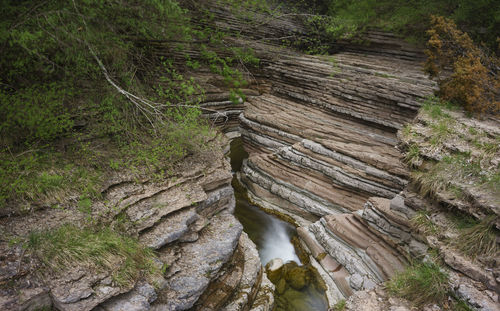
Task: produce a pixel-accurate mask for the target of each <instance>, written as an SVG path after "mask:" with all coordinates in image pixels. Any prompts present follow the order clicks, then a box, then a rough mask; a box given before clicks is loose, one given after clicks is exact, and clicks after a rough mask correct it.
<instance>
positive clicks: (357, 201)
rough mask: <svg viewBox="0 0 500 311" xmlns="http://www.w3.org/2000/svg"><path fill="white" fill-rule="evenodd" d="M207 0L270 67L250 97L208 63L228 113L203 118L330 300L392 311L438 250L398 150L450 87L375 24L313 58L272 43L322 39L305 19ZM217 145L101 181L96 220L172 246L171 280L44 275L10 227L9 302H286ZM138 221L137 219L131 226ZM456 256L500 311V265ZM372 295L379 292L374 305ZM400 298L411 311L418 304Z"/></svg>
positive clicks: (451, 258) (167, 262)
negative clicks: (236, 150) (388, 293)
mask: <svg viewBox="0 0 500 311" xmlns="http://www.w3.org/2000/svg"><path fill="white" fill-rule="evenodd" d="M181 3H183V1H181ZM191 4H192V3H191V2H188V1H185V3H184V5H185V6H189V5H191ZM205 7H206V8H208V9H209V10H210V12H211V13H212V14H213V16H214V18H213V20H212V21H213V23H215V24H216V26H217V27H219V28H220V29H224V30H226V31H228V32H230V31H237V32H239V33H240V34H241V36H238V37H237V36H234V37H231V36H229V37H226V38H225V39H224V40H225V43H226V44H228V45H232V46H240V47H251V48H252V49H253V50H254V51H255V54H256V56H257V57H258V58H259V59H260V65H259V68H257V69H252V70H251V72H248V73H247V74H248V79H249V81H250V85H249V86H248V87H247V89H243V90H242V91H243V93H244V94H245V95H246V100H245V101H244V102H243V100H242V101H241V102H240V103H239V104H233V103H232V102H231V101H230V100H229V90H228V89H227V87H226V86H225V85H224V84H223V83H222V81H223V78H222V77H220V76H217V75H215V74H213V73H211V72H210V71H209V70H208V69H206V68H205V69H204V68H203V67H202V68H201V69H199V70H198V71H197V72H196V73H195V74H194V76H195V79H196V81H197V82H198V83H199V84H200V86H201V87H202V88H203V89H204V90H205V94H204V95H205V101H204V102H203V103H202V106H203V107H206V108H211V109H215V110H217V111H219V112H218V113H212V114H210V113H207V114H205V115H204V117H206V118H208V119H210V120H212V121H213V122H214V124H215V125H218V126H219V128H220V129H221V131H222V132H224V133H225V134H226V135H227V137H229V139H231V138H234V137H235V136H239V135H241V137H242V139H243V142H244V147H245V150H246V151H247V152H248V153H249V157H248V159H247V160H245V161H244V163H243V167H242V168H241V171H240V172H239V173H238V178H239V180H240V181H241V183H242V185H244V186H245V187H246V188H247V190H248V195H249V197H250V199H251V200H252V202H253V203H255V204H256V205H258V206H260V207H262V208H265V209H267V210H272V211H274V212H275V213H276V214H278V215H282V216H287V217H286V218H287V219H292V220H293V221H294V225H295V226H296V227H297V232H298V235H299V237H300V244H301V246H302V247H303V248H304V250H305V251H306V252H307V255H308V256H309V259H310V261H311V264H312V266H313V267H314V268H315V269H317V271H318V272H319V274H320V275H321V277H322V278H323V281H324V282H325V284H326V287H327V291H326V294H327V298H328V303H329V305H330V307H333V305H335V303H336V302H338V301H339V300H341V299H348V298H349V297H351V299H350V300H349V301H348V307H349V308H350V310H389V307H390V306H391V305H393V306H394V305H395V304H396V302H394V301H395V300H394V301H392V302H388V300H389V298H387V297H385V296H384V294H383V293H382V294H380V293H378V292H377V291H380V287H378V286H377V285H378V284H381V283H382V282H384V281H386V280H388V279H389V278H390V277H391V276H393V275H395V273H396V272H398V271H401V270H403V269H404V268H405V266H407V265H408V264H409V262H410V261H411V258H415V257H421V256H424V255H425V254H426V251H427V249H428V245H429V241H427V240H426V239H425V238H423V237H422V236H420V235H419V234H417V233H415V232H413V230H412V228H411V225H410V219H411V218H412V217H413V216H414V215H415V213H416V211H417V210H419V209H421V206H422V205H425V204H427V203H426V202H425V201H423V200H422V199H421V198H420V197H419V195H417V194H416V193H414V192H411V191H410V190H408V189H407V185H408V184H409V182H410V172H409V170H408V168H407V167H406V165H404V164H403V163H402V162H401V153H400V151H399V150H398V149H397V148H396V146H397V145H398V138H397V136H396V134H397V132H398V130H400V129H401V128H403V126H404V125H405V124H407V123H409V122H411V121H412V120H413V118H414V117H415V116H416V115H417V112H418V109H419V108H420V106H421V102H422V100H423V99H424V98H426V97H428V96H429V95H432V94H433V92H434V91H435V90H436V85H435V83H434V82H432V81H430V80H429V79H428V78H427V77H426V76H425V75H424V74H423V73H422V70H421V62H422V60H423V54H422V53H421V51H420V50H418V49H416V48H413V47H411V46H409V45H408V44H407V43H404V42H403V41H402V40H400V39H398V38H397V37H395V36H394V35H392V34H388V33H384V32H380V31H375V30H372V31H369V32H368V33H367V34H366V35H365V44H362V45H356V44H350V43H348V42H341V43H338V44H336V45H332V49H334V50H335V51H338V52H337V53H336V54H334V55H331V56H313V55H306V54H304V53H301V52H297V51H295V50H293V49H291V48H286V47H282V46H279V45H276V44H273V41H277V42H279V40H274V39H273V38H281V37H288V36H294V37H295V38H301V37H303V36H307V34H306V33H305V32H306V31H305V27H304V26H303V24H302V23H301V22H300V19H297V18H295V17H294V16H284V17H280V18H272V19H269V17H268V16H265V15H262V16H261V14H257V13H256V14H255V16H254V18H255V19H256V20H257V22H254V24H253V25H254V26H251V25H252V24H251V23H250V24H245V23H243V22H242V20H241V18H237V17H235V16H234V14H233V12H232V11H231V10H229V9H226V8H225V6H221V5H217V4H216V3H211V2H210V1H206V3H205ZM193 14H194V17H193V20H195V21H196V20H197V19H196V11H195V12H194V13H193ZM200 14H202V13H201V12H200ZM259 19H262V20H263V22H258V21H259ZM249 25H250V26H249ZM255 25H257V26H255ZM242 38H244V39H242ZM150 47H151V49H152V50H154V53H156V54H158V55H159V56H161V55H168V56H169V57H175V55H176V53H180V52H178V51H177V52H176V51H173V49H171V48H170V47H169V44H168V42H167V43H164V42H151V43H150ZM199 50H200V49H199V46H198V43H192V44H191V45H190V46H186V51H183V52H182V53H188V54H189V55H190V57H191V59H200V53H199ZM183 57H184V56H182V55H180V54H179V55H178V58H179V59H181V58H183ZM211 146H212V147H211V148H210V150H208V151H205V152H203V153H202V154H201V155H197V156H196V157H194V156H190V157H187V158H186V159H184V161H183V162H182V163H180V164H179V165H178V166H177V167H176V168H175V172H176V173H177V174H176V176H175V178H171V179H168V180H164V181H157V180H154V179H144V180H136V179H134V178H132V177H130V176H116V178H115V179H114V180H110V182H109V185H108V187H106V188H105V189H103V190H102V194H103V198H104V199H103V202H106V205H104V203H102V206H100V205H98V206H96V207H95V208H94V207H93V210H92V215H93V216H95V217H96V218H98V217H99V216H101V215H103V213H104V212H105V211H106V213H108V214H106V217H109V219H115V220H116V221H113V223H112V224H110V225H124V226H127V228H126V230H127V232H129V233H131V235H133V236H136V237H137V238H138V239H139V242H140V243H141V244H143V245H145V246H148V247H151V248H152V249H154V250H155V251H156V252H157V254H158V262H157V263H156V264H157V265H158V266H159V267H162V266H163V270H164V271H162V272H164V273H162V276H161V277H158V279H156V280H154V282H146V281H137V282H133V283H132V284H129V285H127V286H120V287H119V286H117V285H116V284H114V282H112V281H111V273H106V272H101V271H94V270H93V269H92V268H89V267H86V266H76V267H74V268H72V269H71V270H68V271H61V273H59V274H54V275H52V274H51V275H45V274H39V273H36V270H37V267H36V266H33V265H32V262H31V261H30V260H31V259H30V258H26V256H24V250H23V249H22V247H21V246H17V247H14V248H12V247H10V246H8V245H7V244H8V242H7V241H5V240H4V239H2V240H1V241H0V244H1V247H0V249H2V250H7V249H8V250H9V252H8V253H2V254H1V255H0V256H1V257H2V261H1V262H0V309H1V310H36V309H37V308H41V307H44V306H51V305H52V306H53V307H55V308H56V309H58V310H75V311H76V310H99V311H114V310H116V311H118V310H227V311H233V310H262V311H267V310H271V309H272V307H273V299H274V298H273V292H274V285H273V284H272V283H271V282H270V281H269V280H268V278H267V276H266V274H265V272H264V270H263V268H262V266H261V263H260V260H259V256H258V253H257V250H256V247H255V245H254V244H253V242H252V241H250V239H249V238H248V236H247V235H246V234H245V233H244V232H242V226H241V224H240V223H239V222H238V221H237V219H236V218H235V217H234V216H233V209H234V204H235V201H234V193H233V189H232V187H231V179H232V174H231V168H230V165H229V163H228V161H227V160H226V158H225V155H224V154H225V153H224V151H227V149H228V146H229V140H228V139H227V138H220V137H219V136H218V137H216V138H214V139H213V141H212V142H211ZM73 203H75V202H73ZM74 205H76V204H74ZM109 206H112V207H113V208H112V209H111V211H109V208H108V207H109ZM75 210H76V207H75V208H73V209H65V210H59V209H48V210H40V211H35V212H34V213H32V214H29V215H27V216H23V217H11V218H1V219H0V232H2V233H6V234H8V235H13V236H23V235H26V234H27V233H28V232H30V231H31V230H32V229H33V228H37V229H40V228H43V229H49V228H54V227H56V226H58V225H60V224H61V223H64V222H72V223H76V224H78V223H83V221H84V217H85V215H81V213H75ZM79 215H81V216H79ZM123 217H125V218H126V219H127V220H128V222H126V223H125V224H120V223H118V219H121V218H123ZM447 254H448V257H447V259H446V258H445V260H446V263H447V264H448V265H449V266H450V267H452V268H453V269H455V270H454V271H453V273H452V275H451V282H452V283H453V286H454V288H455V289H456V292H457V294H458V295H459V297H460V298H462V299H464V300H466V301H467V302H469V303H470V304H472V305H474V307H476V308H477V309H478V310H498V309H499V308H498V305H497V301H498V295H497V294H496V292H497V291H498V288H499V287H498V283H499V281H500V280H499V274H495V273H497V272H493V271H486V270H481V268H480V267H479V268H478V267H476V266H474V265H471V264H469V262H468V261H467V260H465V259H463V258H462V257H460V255H458V254H455V253H453V252H451V251H450V252H448V253H447ZM497 270H498V268H497ZM69 271H70V272H69ZM495 271H496V270H495ZM153 283H154V284H153ZM7 285H8V286H7ZM363 290H366V291H363ZM380 297H382V298H383V299H385V300H383V301H382V300H381V299H382V298H380ZM363 299H371V300H370V303H371V304H370V303H367V304H366V305H365V306H362V303H361V302H360V301H362V300H363ZM397 303H399V302H397ZM398 306H399V307H400V308H402V309H397V310H409V309H404V308H407V305H405V303H404V302H401V305H398ZM363 308H365V309H363ZM366 308H371V309H366ZM395 310H396V309H395Z"/></svg>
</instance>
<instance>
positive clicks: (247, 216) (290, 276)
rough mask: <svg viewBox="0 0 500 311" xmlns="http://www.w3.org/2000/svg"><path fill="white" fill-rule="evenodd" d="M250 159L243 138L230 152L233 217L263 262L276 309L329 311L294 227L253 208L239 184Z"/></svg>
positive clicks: (317, 276) (323, 293) (321, 287)
mask: <svg viewBox="0 0 500 311" xmlns="http://www.w3.org/2000/svg"><path fill="white" fill-rule="evenodd" d="M247 156H248V154H247V153H246V152H245V151H244V148H243V142H242V140H241V138H235V139H234V140H233V141H232V142H231V151H230V153H229V157H230V159H231V166H232V169H233V174H234V177H233V181H232V184H233V188H234V190H235V194H234V195H235V198H236V208H235V213H234V214H235V216H236V218H237V219H238V220H239V221H240V222H241V223H242V225H243V230H244V231H245V232H246V233H247V234H248V236H249V237H250V239H251V240H252V241H253V242H254V243H255V244H256V246H257V250H258V252H259V257H260V261H261V263H262V265H263V266H266V268H267V269H266V271H267V274H268V277H269V279H270V280H271V282H272V283H273V284H274V285H275V287H276V290H275V293H274V294H275V297H274V299H275V310H296V311H307V310H318V311H326V310H327V309H328V302H327V300H326V296H325V290H326V288H325V286H324V285H323V283H322V280H321V278H320V276H319V275H318V273H317V272H316V271H315V270H314V269H313V268H312V267H311V266H310V265H308V264H304V263H303V262H301V260H300V259H299V257H298V255H297V252H296V250H295V246H294V245H293V243H292V238H294V237H295V239H297V231H296V229H295V227H294V226H293V225H291V224H289V223H287V222H286V221H284V220H281V219H279V218H278V217H276V216H275V215H271V214H268V213H266V212H265V211H263V210H261V209H260V208H259V207H257V206H255V205H253V204H252V203H251V202H250V201H249V198H248V195H247V191H246V189H245V188H244V187H243V186H242V185H241V184H240V182H239V181H238V173H239V171H240V169H241V166H242V164H243V160H244V159H246V157H247Z"/></svg>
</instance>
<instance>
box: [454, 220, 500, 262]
mask: <svg viewBox="0 0 500 311" xmlns="http://www.w3.org/2000/svg"><path fill="white" fill-rule="evenodd" d="M494 223H495V216H494V215H492V216H489V217H486V218H485V219H483V220H482V221H481V222H480V223H478V224H476V225H473V226H471V227H469V228H465V229H463V230H461V231H460V234H459V236H458V238H457V239H456V240H455V241H453V243H452V244H453V246H454V247H455V248H457V249H459V250H460V251H461V252H463V253H464V254H466V255H467V256H469V257H471V258H476V257H477V256H486V257H493V256H497V255H498V254H499V249H498V244H497V242H496V239H497V234H496V233H495V229H494Z"/></svg>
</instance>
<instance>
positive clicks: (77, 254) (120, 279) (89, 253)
mask: <svg viewBox="0 0 500 311" xmlns="http://www.w3.org/2000/svg"><path fill="white" fill-rule="evenodd" d="M26 248H27V250H28V251H31V252H32V254H34V255H35V256H36V257H37V258H38V259H39V260H40V261H41V263H42V264H43V266H44V267H45V268H47V269H48V270H49V271H50V272H52V273H59V272H61V271H65V269H69V268H71V267H74V266H75V265H84V266H87V267H90V268H95V269H97V270H100V271H108V272H110V273H111V276H112V279H113V281H114V283H115V284H116V285H118V286H120V287H124V286H127V285H130V284H132V283H133V282H134V281H136V280H137V279H138V278H140V277H141V276H152V275H155V274H159V273H160V271H159V270H160V269H158V268H156V267H155V265H154V263H153V260H154V259H155V254H154V253H153V251H152V250H151V249H149V248H146V247H144V246H142V245H140V244H139V242H138V241H137V240H136V239H133V238H130V237H127V236H123V235H120V234H118V233H117V232H115V231H113V230H111V229H108V228H103V229H98V230H93V229H90V228H84V229H80V228H77V227H76V226H74V225H63V226H61V227H59V228H57V229H53V230H49V231H46V232H32V233H31V234H30V236H29V239H28V242H27V243H26ZM117 267H118V268H117Z"/></svg>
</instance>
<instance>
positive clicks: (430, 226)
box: [410, 211, 437, 235]
mask: <svg viewBox="0 0 500 311" xmlns="http://www.w3.org/2000/svg"><path fill="white" fill-rule="evenodd" d="M410 224H411V226H412V227H413V229H415V230H417V231H419V232H421V233H423V234H426V235H427V234H435V233H437V227H436V225H434V223H432V221H431V219H430V217H429V215H428V213H427V212H426V211H418V212H417V213H416V214H415V216H413V218H412V219H411V220H410Z"/></svg>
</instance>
